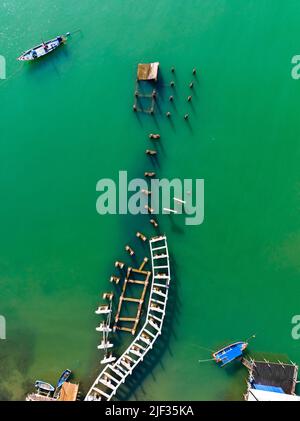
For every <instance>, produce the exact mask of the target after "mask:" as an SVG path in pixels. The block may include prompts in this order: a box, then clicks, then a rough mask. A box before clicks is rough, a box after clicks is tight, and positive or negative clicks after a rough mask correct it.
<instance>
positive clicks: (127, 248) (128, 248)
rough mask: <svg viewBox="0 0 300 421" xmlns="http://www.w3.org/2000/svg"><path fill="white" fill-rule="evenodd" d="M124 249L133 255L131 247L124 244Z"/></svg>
mask: <svg viewBox="0 0 300 421" xmlns="http://www.w3.org/2000/svg"><path fill="white" fill-rule="evenodd" d="M125 250H126V251H127V252H128V253H129V254H130V256H133V255H134V251H133V249H132V248H131V247H130V246H129V245H128V244H127V245H126V246H125Z"/></svg>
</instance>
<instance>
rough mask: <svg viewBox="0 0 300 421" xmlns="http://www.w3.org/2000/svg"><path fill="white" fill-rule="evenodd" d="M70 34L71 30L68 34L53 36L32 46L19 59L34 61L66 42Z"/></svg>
mask: <svg viewBox="0 0 300 421" xmlns="http://www.w3.org/2000/svg"><path fill="white" fill-rule="evenodd" d="M69 35H70V32H67V33H66V35H60V36H58V37H56V38H53V39H51V40H49V41H47V42H42V43H41V44H39V45H37V46H36V47H33V48H31V49H30V50H27V51H25V52H24V53H23V54H22V55H20V57H18V59H17V60H20V61H33V60H37V59H38V58H40V57H43V56H45V55H47V54H49V53H51V52H52V51H54V50H56V48H58V47H59V46H60V45H62V44H64V43H65V42H66V41H67V37H68V36H69Z"/></svg>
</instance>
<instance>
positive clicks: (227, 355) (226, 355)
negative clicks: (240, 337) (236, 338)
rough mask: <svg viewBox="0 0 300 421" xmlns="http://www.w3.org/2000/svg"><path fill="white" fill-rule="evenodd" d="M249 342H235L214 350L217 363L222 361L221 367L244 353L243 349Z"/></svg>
mask: <svg viewBox="0 0 300 421" xmlns="http://www.w3.org/2000/svg"><path fill="white" fill-rule="evenodd" d="M247 346H248V342H242V341H241V342H235V343H233V344H231V345H227V346H225V348H222V349H220V350H219V351H216V352H214V353H213V354H212V355H213V358H214V360H215V361H216V362H217V363H221V367H223V366H224V365H226V364H228V363H230V362H231V361H234V360H236V359H237V358H239V357H241V356H242V355H243V351H244V350H245V349H246V348H247Z"/></svg>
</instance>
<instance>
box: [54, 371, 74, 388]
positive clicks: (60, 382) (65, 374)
mask: <svg viewBox="0 0 300 421" xmlns="http://www.w3.org/2000/svg"><path fill="white" fill-rule="evenodd" d="M71 373H72V371H71V370H69V369H66V370H65V371H63V372H62V375H61V376H60V378H59V380H58V382H57V386H56V388H57V389H58V388H60V387H61V386H62V385H63V384H64V382H66V381H67V380H68V379H69V377H70V376H71Z"/></svg>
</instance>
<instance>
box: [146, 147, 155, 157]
mask: <svg viewBox="0 0 300 421" xmlns="http://www.w3.org/2000/svg"><path fill="white" fill-rule="evenodd" d="M146 155H151V156H153V155H157V151H155V150H153V149H146Z"/></svg>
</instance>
